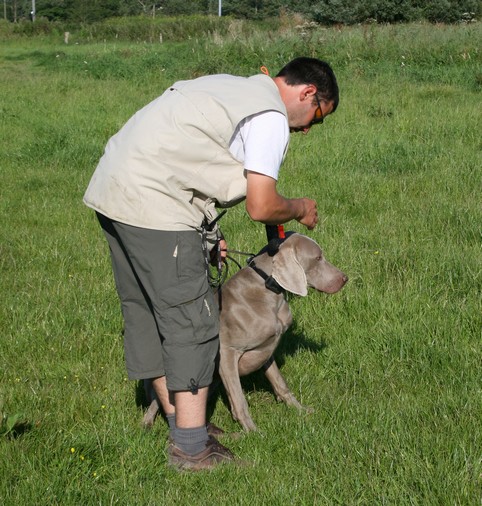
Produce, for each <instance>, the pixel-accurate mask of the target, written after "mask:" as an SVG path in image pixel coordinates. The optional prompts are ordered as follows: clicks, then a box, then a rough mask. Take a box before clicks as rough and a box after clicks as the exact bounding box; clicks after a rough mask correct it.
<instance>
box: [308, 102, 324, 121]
mask: <svg viewBox="0 0 482 506" xmlns="http://www.w3.org/2000/svg"><path fill="white" fill-rule="evenodd" d="M315 98H316V102H317V103H318V107H317V108H316V110H315V115H314V116H313V119H312V120H311V123H310V126H313V125H317V124H321V123H323V119H324V117H323V111H322V110H321V104H320V101H319V100H318V97H317V96H316V95H315Z"/></svg>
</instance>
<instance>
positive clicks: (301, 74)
mask: <svg viewBox="0 0 482 506" xmlns="http://www.w3.org/2000/svg"><path fill="white" fill-rule="evenodd" d="M276 77H284V79H285V82H286V84H289V85H291V86H295V85H297V84H313V85H314V86H316V90H317V92H316V95H317V97H318V98H319V99H320V100H324V101H325V102H333V112H335V110H336V108H337V107H338V102H339V100H340V98H339V93H338V84H337V82H336V77H335V73H334V72H333V69H332V68H331V67H330V65H328V63H326V62H325V61H322V60H318V59H317V58H308V57H306V56H301V57H299V58H295V59H294V60H291V61H290V62H289V63H287V64H286V65H285V66H284V67H283V68H282V69H281V70H280V71H279V72H278V74H277V76H276Z"/></svg>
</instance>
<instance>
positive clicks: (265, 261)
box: [143, 233, 348, 431]
mask: <svg viewBox="0 0 482 506" xmlns="http://www.w3.org/2000/svg"><path fill="white" fill-rule="evenodd" d="M347 281H348V278H347V276H346V275H345V274H344V273H343V272H342V271H340V270H339V269H338V268H336V267H335V266H333V265H332V264H330V263H329V262H328V261H327V260H326V259H325V257H324V255H323V252H322V250H321V248H320V246H318V244H317V243H316V242H315V241H313V240H312V239H310V238H308V237H306V236H304V235H301V234H297V233H291V234H289V235H287V238H286V239H285V240H284V241H283V242H281V244H279V246H277V247H276V248H275V250H274V251H273V250H270V249H269V248H265V249H264V250H261V252H260V253H259V254H258V255H257V256H256V257H254V259H253V260H251V261H250V262H249V264H248V266H247V267H244V268H243V269H241V270H240V271H238V272H237V273H236V274H235V275H234V276H232V277H231V278H230V279H229V280H228V281H227V282H226V284H225V285H223V287H222V310H221V318H220V333H219V339H220V363H219V373H220V376H221V379H222V382H223V384H224V387H225V389H226V393H227V396H228V399H229V403H230V405H231V413H232V416H233V418H234V419H235V420H237V421H238V422H239V423H240V424H241V426H242V427H243V429H244V430H245V431H253V430H257V427H256V425H255V423H254V422H253V419H252V418H251V416H250V413H249V409H248V403H247V402H246V399H245V397H244V394H243V390H242V387H241V382H240V376H245V375H247V374H250V373H252V372H254V371H257V370H259V369H261V368H263V369H264V372H265V374H266V377H267V378H268V380H269V382H270V383H271V385H272V386H273V389H274V392H275V394H276V397H277V399H278V400H280V401H284V402H285V403H286V404H288V405H290V406H295V407H296V408H298V409H300V410H301V409H303V406H302V405H301V404H300V403H299V402H298V400H297V399H296V398H295V396H294V395H293V393H292V392H291V391H290V389H289V388H288V386H287V384H286V382H285V380H284V378H283V376H282V375H281V372H280V370H279V369H278V366H277V365H276V362H275V360H274V358H273V353H274V351H275V350H276V347H277V346H278V343H279V341H280V338H281V336H282V335H283V333H285V332H286V330H287V329H288V328H289V327H290V325H291V323H292V321H293V317H292V315H291V310H290V307H289V305H288V302H287V297H286V292H290V293H293V294H296V295H300V296H303V297H304V296H306V295H307V294H308V287H312V288H314V289H316V290H318V291H320V292H325V293H329V294H333V293H336V292H338V291H339V290H341V288H343V286H344V285H345V283H346V282H347ZM158 409H159V404H158V401H157V399H155V398H154V400H153V401H152V402H151V405H150V406H149V408H148V410H147V411H146V414H145V416H144V419H143V423H144V426H146V427H148V426H151V425H152V423H153V421H154V418H155V416H156V414H157V411H158Z"/></svg>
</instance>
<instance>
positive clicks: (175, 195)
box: [84, 75, 287, 230]
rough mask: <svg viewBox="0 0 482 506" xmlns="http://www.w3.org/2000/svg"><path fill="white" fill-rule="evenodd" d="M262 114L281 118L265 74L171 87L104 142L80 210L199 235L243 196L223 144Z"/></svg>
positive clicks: (238, 170)
mask: <svg viewBox="0 0 482 506" xmlns="http://www.w3.org/2000/svg"><path fill="white" fill-rule="evenodd" d="M268 110H275V111H279V112H281V113H282V114H284V115H285V116H286V115H287V113H286V108H285V106H284V104H283V102H282V100H281V97H280V95H279V92H278V88H277V86H276V85H275V84H274V82H273V80H272V79H271V78H270V77H268V76H264V75H256V76H253V77H250V78H244V77H235V76H229V75H216V76H207V77H201V78H199V79H195V80H192V81H180V82H177V83H175V84H174V85H173V86H172V87H170V88H169V89H168V90H166V91H165V93H164V94H163V95H161V96H160V97H159V98H157V99H156V100H154V101H153V102H151V103H150V104H148V105H147V106H146V107H144V108H143V109H141V110H140V111H139V112H137V113H136V114H135V115H134V116H133V117H132V118H131V119H130V120H129V121H128V122H127V123H126V124H125V125H124V126H123V127H122V129H121V130H120V131H119V132H118V133H117V134H116V135H114V136H113V137H112V138H111V139H110V140H109V142H108V143H107V146H106V148H105V153H104V155H103V157H102V158H101V160H100V162H99V165H98V166H97V169H96V170H95V172H94V175H93V176H92V179H91V181H90V184H89V187H88V188H87V191H86V193H85V195H84V202H85V204H86V205H87V206H89V207H91V208H92V209H95V210H96V211H99V212H100V213H102V214H104V215H106V216H108V217H109V218H111V219H113V220H116V221H120V222H122V223H126V224H128V225H134V226H137V227H143V228H150V229H157V230H188V229H193V228H195V229H199V227H200V225H201V223H202V221H203V218H204V216H208V218H209V219H212V217H213V216H215V215H216V212H215V210H214V206H215V205H218V206H221V207H229V206H232V205H234V204H236V203H238V202H240V201H241V200H243V199H244V198H245V197H246V174H245V170H244V167H243V164H242V163H241V162H239V161H238V160H235V159H234V158H233V156H232V155H231V153H230V152H229V143H230V140H231V138H232V136H233V134H234V131H235V129H236V126H237V125H238V124H239V123H240V121H242V120H243V119H244V118H246V117H248V116H251V115H253V114H257V113H260V112H263V111H268ZM266 149H270V146H266Z"/></svg>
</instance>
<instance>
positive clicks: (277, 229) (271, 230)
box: [201, 210, 286, 310]
mask: <svg viewBox="0 0 482 506" xmlns="http://www.w3.org/2000/svg"><path fill="white" fill-rule="evenodd" d="M224 214H226V210H224V211H223V212H222V213H220V214H219V215H218V216H217V217H216V218H215V219H214V220H212V221H211V222H209V223H208V222H207V220H206V219H205V220H204V221H203V223H202V226H201V230H202V232H201V235H202V247H203V251H204V259H205V263H206V272H207V276H208V282H209V285H210V286H211V288H213V289H214V290H215V291H217V293H218V305H219V310H221V309H222V296H221V287H222V285H223V284H224V282H225V281H226V279H227V277H228V272H229V264H228V262H227V260H230V261H231V262H233V263H235V264H236V266H237V267H238V269H240V270H241V269H242V266H241V264H240V263H239V262H238V261H237V260H235V259H234V258H233V257H232V256H231V255H230V254H229V253H231V254H236V255H244V256H247V257H248V259H247V262H246V263H247V265H248V267H250V268H251V269H253V270H254V272H256V273H257V274H258V275H259V276H260V277H261V278H263V280H264V284H265V286H266V288H267V289H268V290H270V291H272V292H274V293H275V294H277V295H279V294H281V293H285V290H284V288H282V287H281V286H280V284H279V283H278V282H277V281H276V280H275V279H274V278H273V277H272V276H268V274H266V272H264V271H263V270H262V269H260V268H259V267H258V266H257V265H256V263H255V261H254V259H255V258H256V257H257V256H258V255H260V254H262V253H265V252H267V253H268V255H269V256H271V257H272V256H274V255H276V253H278V250H279V247H280V245H281V243H282V242H283V241H284V240H285V239H286V234H285V230H284V227H283V225H265V227H266V236H267V239H268V245H267V246H265V247H264V248H263V249H262V250H261V251H260V252H259V253H257V254H255V253H248V252H245V251H240V250H235V249H221V240H222V239H224V236H223V233H222V232H221V230H220V229H219V228H218V229H217V230H216V245H215V248H216V256H215V266H216V274H215V275H213V274H212V271H211V269H210V265H211V264H212V262H213V260H212V259H211V254H210V252H209V248H208V245H207V234H208V232H212V231H213V230H214V226H215V225H216V223H217V222H218V221H219V220H220V219H221V218H222V217H223V216H224ZM222 253H226V255H225V257H224V258H223V256H222Z"/></svg>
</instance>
